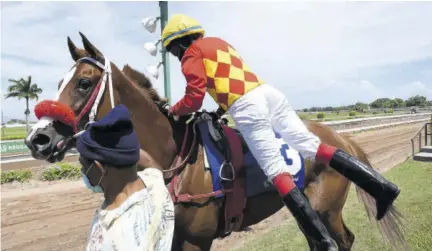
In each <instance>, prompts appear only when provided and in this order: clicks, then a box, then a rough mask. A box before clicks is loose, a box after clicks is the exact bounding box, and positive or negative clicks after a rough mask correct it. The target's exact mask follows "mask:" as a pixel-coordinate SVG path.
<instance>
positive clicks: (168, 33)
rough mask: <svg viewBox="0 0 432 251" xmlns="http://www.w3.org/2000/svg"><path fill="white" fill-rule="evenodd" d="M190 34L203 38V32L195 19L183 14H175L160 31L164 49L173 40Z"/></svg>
mask: <svg viewBox="0 0 432 251" xmlns="http://www.w3.org/2000/svg"><path fill="white" fill-rule="evenodd" d="M192 34H201V35H202V36H204V34H205V31H204V29H203V27H202V26H201V25H200V24H199V23H198V21H196V20H195V19H193V18H191V17H188V16H186V15H183V14H176V15H174V16H172V17H171V19H170V20H168V23H167V24H166V26H165V28H164V29H163V31H162V43H163V46H164V47H165V48H166V47H167V46H168V45H169V44H170V43H171V42H172V41H173V40H174V39H177V38H181V37H184V36H187V35H192Z"/></svg>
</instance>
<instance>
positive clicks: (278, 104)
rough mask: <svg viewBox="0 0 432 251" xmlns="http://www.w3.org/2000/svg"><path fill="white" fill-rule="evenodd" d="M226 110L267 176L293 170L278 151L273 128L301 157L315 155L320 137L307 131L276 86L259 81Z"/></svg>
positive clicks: (277, 142) (270, 177) (278, 146)
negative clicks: (261, 83) (258, 83)
mask: <svg viewBox="0 0 432 251" xmlns="http://www.w3.org/2000/svg"><path fill="white" fill-rule="evenodd" d="M228 112H229V114H230V115H231V117H232V118H233V120H234V122H235V125H236V128H237V129H238V130H239V131H240V133H241V134H242V136H243V137H244V139H245V141H246V143H247V145H248V147H249V149H250V151H251V153H252V155H253V156H254V157H255V159H256V160H257V162H258V164H259V165H260V166H261V168H262V170H263V171H264V173H265V174H266V175H267V177H268V178H269V179H270V180H273V179H274V178H275V177H276V176H277V175H279V174H281V173H285V172H288V173H290V174H293V173H292V170H290V169H289V166H287V164H286V161H285V159H284V157H283V156H282V155H281V144H280V142H279V141H278V140H277V139H276V138H275V132H277V133H278V134H280V136H281V137H282V139H283V140H284V141H285V143H286V144H288V145H289V146H290V147H293V148H294V149H295V150H297V151H298V152H300V153H301V155H302V156H303V157H304V158H309V159H314V158H315V156H316V153H317V150H318V147H319V145H320V143H321V142H320V139H319V138H318V137H317V136H315V135H314V134H313V133H311V132H309V130H308V129H307V127H306V126H305V125H304V124H303V122H302V121H301V119H300V118H299V117H298V116H297V114H296V112H295V111H294V110H293V108H292V106H291V105H290V104H289V103H288V100H287V99H286V97H285V95H284V94H283V93H282V92H280V91H279V90H277V89H276V88H274V87H272V86H270V85H268V84H263V85H260V86H258V87H257V88H255V89H253V90H251V91H249V92H248V93H246V94H245V95H243V96H242V97H241V98H239V99H238V100H236V101H235V102H234V103H233V104H232V105H231V106H230V108H229V109H228ZM297 154H298V153H297Z"/></svg>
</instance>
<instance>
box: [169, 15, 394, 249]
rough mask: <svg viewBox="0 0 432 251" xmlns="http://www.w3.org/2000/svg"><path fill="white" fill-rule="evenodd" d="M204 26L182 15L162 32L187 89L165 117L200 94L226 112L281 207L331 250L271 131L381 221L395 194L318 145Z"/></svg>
mask: <svg viewBox="0 0 432 251" xmlns="http://www.w3.org/2000/svg"><path fill="white" fill-rule="evenodd" d="M204 33H205V32H204V29H203V27H202V26H201V25H200V24H199V23H198V22H197V21H196V20H195V19H193V18H191V17H188V16H186V15H182V14H177V15H174V16H173V17H172V18H171V19H170V20H169V21H168V23H167V25H166V27H165V28H164V30H163V32H162V43H163V46H164V47H165V48H166V49H167V50H168V51H169V52H170V53H171V54H173V55H174V56H176V57H177V58H178V59H179V60H180V61H181V67H182V72H183V74H184V76H185V78H186V81H187V86H186V93H185V95H184V97H183V98H182V99H181V100H180V101H179V102H177V103H176V104H175V105H173V106H172V107H171V108H170V110H169V114H170V115H176V116H179V115H186V114H188V113H192V112H196V111H197V110H199V109H200V108H201V106H202V103H203V99H204V96H205V93H206V92H208V93H209V94H210V96H211V97H212V98H213V99H214V100H215V101H216V103H218V104H219V107H220V108H219V109H223V110H224V111H228V113H229V114H230V115H231V117H232V118H233V120H234V122H235V125H236V128H237V129H238V130H239V131H240V133H241V134H242V136H243V137H244V139H245V141H246V143H247V145H248V147H249V148H250V151H251V152H252V154H253V156H254V157H255V158H256V159H257V161H258V163H259V165H260V166H261V168H262V170H263V171H264V173H265V174H266V175H267V177H268V178H269V179H270V180H272V182H273V184H274V186H275V187H276V189H277V190H278V191H279V193H280V195H281V197H282V198H283V201H284V203H285V205H286V206H287V207H288V208H289V210H290V211H291V213H292V214H293V215H294V217H295V218H296V219H297V222H298V223H299V224H300V225H301V227H302V229H303V230H304V231H305V233H306V234H307V235H308V236H310V237H312V238H313V239H315V240H316V241H317V242H319V243H321V244H322V245H324V246H325V245H327V246H328V249H326V250H333V249H332V248H334V247H332V245H333V244H332V242H331V238H330V236H329V234H328V232H327V231H326V229H325V227H324V226H323V224H322V223H321V221H320V220H319V218H318V216H317V215H316V213H315V212H314V211H313V210H312V209H311V207H310V205H309V203H308V201H307V199H306V198H305V197H304V196H303V195H302V193H301V192H300V191H299V190H298V188H296V186H295V184H294V181H293V179H292V176H291V174H290V173H288V172H287V171H286V164H285V161H284V159H283V157H282V156H281V154H280V150H279V148H280V145H279V144H278V143H277V142H276V139H275V137H274V131H276V132H277V133H279V134H280V135H281V136H282V138H283V139H284V141H285V142H286V143H287V144H288V145H290V146H292V147H293V148H295V149H296V150H298V151H299V152H300V153H301V154H302V155H303V157H305V158H310V159H314V160H315V161H317V162H320V163H324V164H328V165H330V166H331V167H332V168H334V169H335V170H337V171H338V172H339V173H340V174H342V175H343V176H345V177H346V178H348V179H349V180H351V181H353V182H354V183H355V184H356V185H357V186H359V187H361V188H362V189H363V190H365V191H366V192H368V193H369V194H370V195H371V196H373V197H374V198H375V200H376V205H377V215H376V218H377V220H381V219H382V218H383V217H384V215H385V214H386V213H387V211H388V209H389V207H390V206H391V205H392V203H393V201H394V200H395V199H396V197H397V196H398V195H399V193H400V189H399V188H398V187H397V186H396V185H394V184H393V183H391V182H389V181H387V180H385V179H384V177H382V176H381V175H380V174H379V173H378V172H376V171H375V170H374V169H373V168H371V167H369V166H368V165H366V164H364V163H362V162H360V161H359V160H358V159H357V158H355V157H353V156H350V155H349V154H348V153H346V152H344V151H343V150H341V149H338V148H336V147H333V146H330V145H326V144H323V143H321V142H320V139H319V138H318V137H317V136H315V135H314V134H312V133H311V132H309V131H308V129H307V127H306V126H305V125H304V124H303V122H302V121H301V120H300V118H299V117H298V116H297V114H296V112H295V111H294V110H293V108H292V107H291V105H290V104H289V103H288V101H287V99H286V97H285V96H284V94H283V93H282V92H280V91H279V90H277V89H275V88H274V87H272V86H271V85H269V84H265V83H264V82H263V81H262V80H261V79H260V78H259V77H258V76H257V75H255V74H254V73H253V72H252V71H251V70H250V69H249V68H248V66H247V65H246V64H245V63H244V62H243V60H242V59H241V58H240V56H239V55H238V54H237V52H236V50H235V49H234V48H233V47H232V46H231V45H230V44H228V43H227V42H225V41H224V40H222V39H220V38H216V37H204Z"/></svg>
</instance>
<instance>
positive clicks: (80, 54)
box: [67, 37, 85, 61]
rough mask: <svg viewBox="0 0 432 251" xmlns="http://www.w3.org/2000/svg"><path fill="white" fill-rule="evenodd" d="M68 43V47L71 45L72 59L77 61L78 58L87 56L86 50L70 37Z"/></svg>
mask: <svg viewBox="0 0 432 251" xmlns="http://www.w3.org/2000/svg"><path fill="white" fill-rule="evenodd" d="M67 43H68V47H69V52H70V54H71V56H72V59H73V60H74V61H77V60H78V59H80V58H82V57H84V56H85V52H84V51H83V50H80V49H78V48H77V47H76V46H75V44H74V43H73V42H72V40H71V39H70V37H67Z"/></svg>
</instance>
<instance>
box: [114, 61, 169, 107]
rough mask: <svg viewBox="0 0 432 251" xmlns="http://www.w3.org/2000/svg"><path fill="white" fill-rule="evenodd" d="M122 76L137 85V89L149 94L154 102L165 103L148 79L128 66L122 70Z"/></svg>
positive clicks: (164, 99)
mask: <svg viewBox="0 0 432 251" xmlns="http://www.w3.org/2000/svg"><path fill="white" fill-rule="evenodd" d="M122 72H123V74H124V75H125V76H126V77H127V78H128V79H129V80H130V81H131V82H133V83H135V84H136V85H138V86H139V87H141V88H143V89H145V90H146V91H147V93H148V94H149V96H150V98H151V99H152V100H153V101H154V102H166V101H167V99H166V98H162V97H161V96H160V95H159V94H158V92H157V91H156V89H155V88H154V87H153V84H152V83H151V81H150V79H148V78H147V77H146V76H145V75H144V73H142V72H139V71H137V70H135V69H133V68H132V67H130V66H129V65H128V64H126V65H125V66H124V67H123V70H122Z"/></svg>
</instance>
